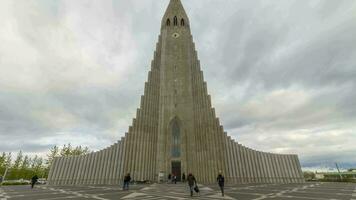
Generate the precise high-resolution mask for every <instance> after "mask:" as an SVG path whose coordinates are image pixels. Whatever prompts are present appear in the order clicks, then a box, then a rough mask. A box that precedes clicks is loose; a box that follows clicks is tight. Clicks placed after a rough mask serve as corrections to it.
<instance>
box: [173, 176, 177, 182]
mask: <svg viewBox="0 0 356 200" xmlns="http://www.w3.org/2000/svg"><path fill="white" fill-rule="evenodd" d="M173 182H174V184H177V176H176V175H175V174H173Z"/></svg>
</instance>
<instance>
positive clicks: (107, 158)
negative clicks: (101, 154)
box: [103, 146, 112, 185]
mask: <svg viewBox="0 0 356 200" xmlns="http://www.w3.org/2000/svg"><path fill="white" fill-rule="evenodd" d="M111 148H112V146H110V147H108V148H107V149H106V150H105V166H104V173H103V184H105V185H107V184H109V173H110V172H109V170H110V169H109V166H110V159H111V158H110V156H111V155H110V153H111Z"/></svg>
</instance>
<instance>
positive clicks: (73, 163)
mask: <svg viewBox="0 0 356 200" xmlns="http://www.w3.org/2000/svg"><path fill="white" fill-rule="evenodd" d="M77 164H78V157H77V156H72V157H71V167H70V168H69V173H68V184H70V185H73V182H74V179H75V178H74V175H75V173H76V172H78V168H77Z"/></svg>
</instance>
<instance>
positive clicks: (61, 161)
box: [56, 157, 65, 185]
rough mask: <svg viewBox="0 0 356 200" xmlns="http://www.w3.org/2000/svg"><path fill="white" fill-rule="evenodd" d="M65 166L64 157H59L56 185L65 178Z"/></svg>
mask: <svg viewBox="0 0 356 200" xmlns="http://www.w3.org/2000/svg"><path fill="white" fill-rule="evenodd" d="M64 166H65V161H64V157H59V171H58V177H57V180H56V185H59V184H61V181H62V179H63V174H64Z"/></svg>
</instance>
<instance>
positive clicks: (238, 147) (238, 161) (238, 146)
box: [236, 143, 244, 183]
mask: <svg viewBox="0 0 356 200" xmlns="http://www.w3.org/2000/svg"><path fill="white" fill-rule="evenodd" d="M236 145H237V146H236V147H237V167H238V180H237V183H242V182H243V180H242V177H243V176H244V173H243V171H242V169H243V167H244V166H243V164H242V158H241V145H240V144H238V143H236Z"/></svg>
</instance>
